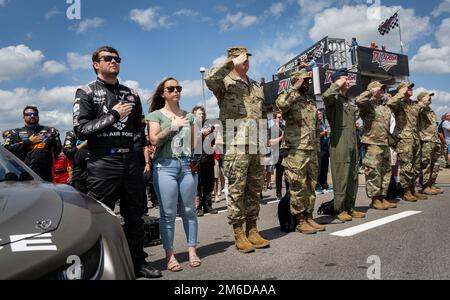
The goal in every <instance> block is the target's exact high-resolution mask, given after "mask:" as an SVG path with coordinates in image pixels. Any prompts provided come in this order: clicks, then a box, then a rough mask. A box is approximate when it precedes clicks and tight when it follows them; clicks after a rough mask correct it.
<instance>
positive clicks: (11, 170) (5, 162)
mask: <svg viewBox="0 0 450 300" xmlns="http://www.w3.org/2000/svg"><path fill="white" fill-rule="evenodd" d="M29 180H33V177H32V176H31V175H30V173H28V172H27V171H26V170H25V169H24V168H23V167H22V166H21V165H20V164H19V163H17V162H16V161H15V160H14V159H12V158H11V157H9V156H8V155H5V154H4V153H3V152H2V151H0V182H3V181H29Z"/></svg>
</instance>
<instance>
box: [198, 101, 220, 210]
mask: <svg viewBox="0 0 450 300" xmlns="http://www.w3.org/2000/svg"><path fill="white" fill-rule="evenodd" d="M192 113H193V115H194V117H195V121H196V122H197V126H196V128H199V129H200V130H201V136H202V145H203V143H204V141H205V139H206V138H207V137H208V136H209V135H211V134H212V133H213V132H214V129H215V128H214V126H212V125H208V126H205V122H206V111H205V108H204V107H203V106H196V107H194V109H193V110H192ZM211 147H212V145H211ZM196 155H197V158H198V159H199V162H200V163H199V173H198V184H197V199H198V203H197V216H199V217H202V216H203V215H204V214H207V213H210V214H217V210H216V209H213V208H212V198H211V193H212V191H213V189H214V153H213V154H208V153H206V152H205V149H203V147H202V154H200V155H198V154H196Z"/></svg>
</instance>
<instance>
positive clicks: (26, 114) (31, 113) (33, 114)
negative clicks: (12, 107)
mask: <svg viewBox="0 0 450 300" xmlns="http://www.w3.org/2000/svg"><path fill="white" fill-rule="evenodd" d="M23 115H24V116H25V117H39V114H38V113H34V112H29V113H24V114H23Z"/></svg>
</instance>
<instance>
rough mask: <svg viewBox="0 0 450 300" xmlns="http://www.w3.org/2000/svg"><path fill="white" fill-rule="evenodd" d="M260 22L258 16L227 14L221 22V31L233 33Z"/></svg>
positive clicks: (241, 13) (239, 13)
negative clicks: (232, 31)
mask: <svg viewBox="0 0 450 300" xmlns="http://www.w3.org/2000/svg"><path fill="white" fill-rule="evenodd" d="M257 22H258V17H257V16H252V15H247V14H245V13H243V12H241V11H240V12H237V13H236V14H234V15H230V14H227V15H226V16H225V18H223V19H222V20H220V21H219V27H220V31H231V30H238V29H242V28H247V27H250V26H252V25H254V24H256V23H257Z"/></svg>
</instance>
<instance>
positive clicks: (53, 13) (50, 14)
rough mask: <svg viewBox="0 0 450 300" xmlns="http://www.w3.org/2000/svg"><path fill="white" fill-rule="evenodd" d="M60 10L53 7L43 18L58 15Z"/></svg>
mask: <svg viewBox="0 0 450 300" xmlns="http://www.w3.org/2000/svg"><path fill="white" fill-rule="evenodd" d="M60 13H61V12H60V11H59V10H57V9H56V8H53V9H52V10H50V11H48V12H47V13H46V14H45V20H47V21H48V20H50V19H51V18H53V17H54V16H56V15H59V14H60Z"/></svg>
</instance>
